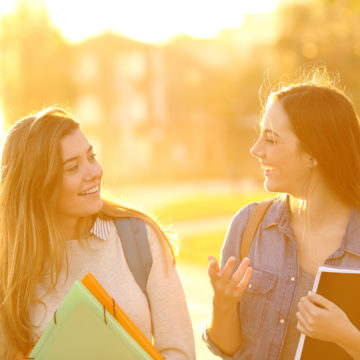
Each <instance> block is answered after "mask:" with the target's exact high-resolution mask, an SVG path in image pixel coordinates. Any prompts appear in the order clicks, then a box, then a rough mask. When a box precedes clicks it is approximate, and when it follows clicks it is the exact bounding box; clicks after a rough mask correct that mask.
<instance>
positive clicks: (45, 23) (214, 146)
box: [0, 0, 360, 359]
mask: <svg viewBox="0 0 360 360" xmlns="http://www.w3.org/2000/svg"><path fill="white" fill-rule="evenodd" d="M359 65H360V1H358V0H252V1H240V0H221V1H220V0H206V1H205V0H195V1H194V0H192V1H190V0H181V1H180V0H142V1H141V0H131V1H122V0H118V1H116V0H102V1H84V0H76V1H69V0H21V1H15V0H1V1H0V136H1V137H3V135H4V134H5V133H6V131H7V130H8V128H9V127H10V126H11V124H13V123H14V122H15V121H16V120H18V119H19V118H21V117H23V116H25V115H28V114H29V113H34V112H37V111H39V110H41V109H42V108H44V107H47V106H54V105H56V106H61V107H64V108H66V109H67V110H69V111H70V112H71V113H72V114H73V115H74V116H75V117H76V118H77V119H78V121H80V123H81V124H82V128H83V130H84V131H85V133H86V134H87V135H88V137H89V139H90V141H91V142H92V143H93V145H94V148H95V152H96V153H97V155H98V159H99V160H100V162H101V163H102V165H103V167H104V188H105V189H106V190H107V191H110V192H111V193H113V194H114V195H115V196H116V197H118V198H119V199H121V200H122V201H124V202H127V203H129V204H132V205H134V206H136V207H139V208H141V209H143V210H144V211H146V212H148V213H150V214H152V215H154V216H156V217H157V219H158V220H159V221H160V222H161V223H162V224H163V225H164V227H165V228H169V229H172V230H173V231H174V232H175V233H176V234H177V235H178V245H179V253H178V258H177V261H178V266H179V271H180V274H181V277H182V279H183V283H184V287H185V291H186V294H187V297H188V300H189V307H190V312H191V316H192V319H193V324H194V330H195V336H196V345H197V352H198V358H199V359H211V358H215V357H213V356H212V355H211V354H210V353H209V352H208V351H207V350H206V349H205V346H204V345H203V344H202V342H201V340H200V334H201V330H202V327H203V325H204V323H205V322H206V320H207V317H208V314H209V310H210V302H211V289H210V286H209V284H208V280H207V256H208V255H210V254H212V255H215V256H217V257H219V252H220V248H221V244H222V241H223V238H224V235H225V232H226V228H227V226H228V223H229V221H230V219H231V217H232V215H233V214H235V212H236V211H237V210H238V209H239V208H241V207H242V206H244V205H245V204H246V203H248V202H250V201H254V200H261V199H264V198H266V197H269V196H271V194H266V193H265V192H264V191H263V190H262V173H261V170H260V169H259V168H258V164H257V161H256V160H255V159H252V158H251V156H250V155H249V148H250V146H251V145H252V144H253V142H254V141H255V139H256V136H257V124H258V121H259V118H260V112H261V104H262V103H263V102H264V99H266V96H267V94H268V93H269V91H270V89H271V88H272V87H273V86H274V85H275V84H276V83H278V81H279V80H286V79H292V78H293V77H294V76H297V75H299V74H300V73H301V71H303V69H309V68H311V67H312V66H326V68H327V69H328V71H329V72H331V73H333V74H335V75H336V74H339V77H340V80H341V83H342V84H343V85H344V86H345V89H346V91H347V93H348V94H349V95H350V96H351V98H352V100H353V101H354V103H355V106H356V108H357V109H359V105H360V87H359V84H360V71H359ZM299 69H300V70H299ZM336 76H337V75H336ZM260 89H261V91H259V90H260Z"/></svg>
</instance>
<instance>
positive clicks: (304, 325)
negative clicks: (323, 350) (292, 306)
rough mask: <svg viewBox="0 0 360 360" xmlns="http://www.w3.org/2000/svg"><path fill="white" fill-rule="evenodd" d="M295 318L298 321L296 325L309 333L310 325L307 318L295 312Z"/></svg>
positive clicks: (299, 312)
mask: <svg viewBox="0 0 360 360" xmlns="http://www.w3.org/2000/svg"><path fill="white" fill-rule="evenodd" d="M295 315H296V318H297V320H298V323H299V324H300V325H301V327H302V328H303V329H304V330H305V331H306V332H307V333H309V332H310V330H311V325H310V324H309V321H308V318H307V316H306V314H303V313H302V312H301V311H297V312H296V314H295Z"/></svg>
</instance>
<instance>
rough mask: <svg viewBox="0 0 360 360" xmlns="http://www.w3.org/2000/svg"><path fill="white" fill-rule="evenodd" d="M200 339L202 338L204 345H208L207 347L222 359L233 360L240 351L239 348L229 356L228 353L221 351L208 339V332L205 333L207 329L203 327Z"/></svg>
mask: <svg viewBox="0 0 360 360" xmlns="http://www.w3.org/2000/svg"><path fill="white" fill-rule="evenodd" d="M202 339H203V340H204V342H205V344H206V346H207V347H208V349H209V350H210V351H211V352H212V353H213V354H214V355H217V356H220V357H221V358H222V359H224V360H235V359H237V358H238V354H239V352H240V349H239V350H238V351H237V352H236V353H234V354H233V355H231V356H229V355H225V354H224V353H223V352H221V350H220V349H219V348H218V347H217V346H216V345H215V344H214V343H213V342H212V341H211V340H210V338H209V336H208V333H207V329H206V328H205V330H204V332H203V334H202Z"/></svg>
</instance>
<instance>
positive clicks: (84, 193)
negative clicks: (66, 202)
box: [79, 185, 100, 196]
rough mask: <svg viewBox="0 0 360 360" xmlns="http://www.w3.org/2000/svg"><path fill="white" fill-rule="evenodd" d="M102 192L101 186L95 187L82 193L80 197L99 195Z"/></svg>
mask: <svg viewBox="0 0 360 360" xmlns="http://www.w3.org/2000/svg"><path fill="white" fill-rule="evenodd" d="M99 190H100V186H99V185H95V186H93V187H91V188H89V189H87V190H85V191H83V192H81V193H79V195H80V196H85V195H92V194H96V193H98V192H99Z"/></svg>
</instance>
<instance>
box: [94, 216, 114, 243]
mask: <svg viewBox="0 0 360 360" xmlns="http://www.w3.org/2000/svg"><path fill="white" fill-rule="evenodd" d="M110 230H111V220H103V219H100V218H98V217H97V218H96V220H95V222H94V225H93V227H92V228H91V230H90V233H91V234H93V235H95V236H96V237H98V238H99V239H101V240H104V241H105V240H106V239H107V238H108V236H109V233H110Z"/></svg>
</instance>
